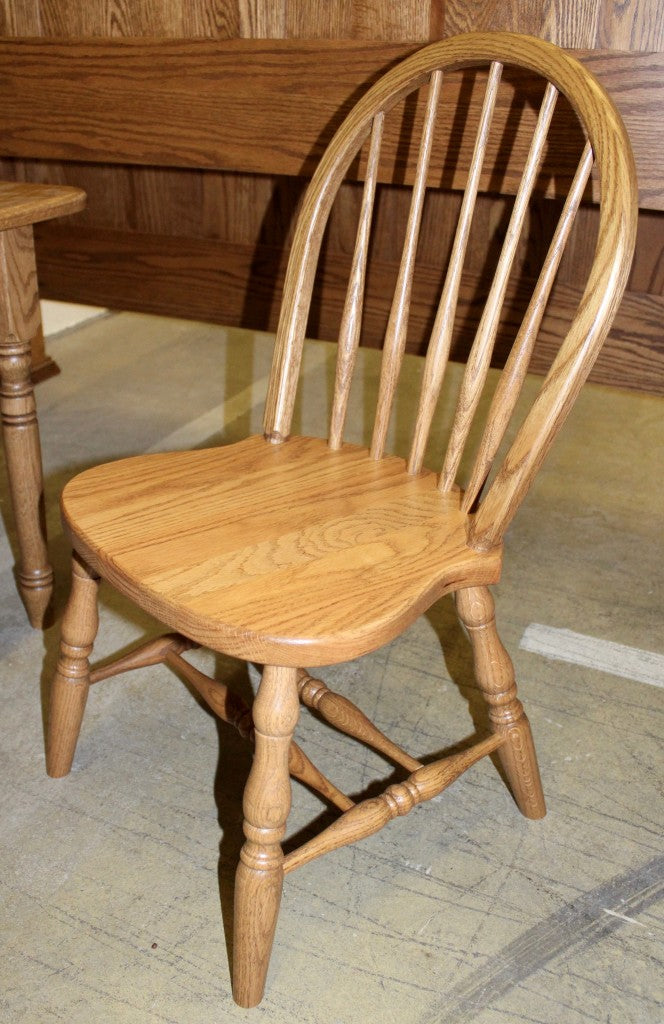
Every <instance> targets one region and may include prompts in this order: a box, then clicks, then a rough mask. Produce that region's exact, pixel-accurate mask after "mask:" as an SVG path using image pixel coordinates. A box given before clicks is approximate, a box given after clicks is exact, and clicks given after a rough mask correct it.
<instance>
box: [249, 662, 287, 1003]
mask: <svg viewBox="0 0 664 1024" xmlns="http://www.w3.org/2000/svg"><path fill="white" fill-rule="evenodd" d="M298 713H299V700H298V693H297V669H294V668H276V667H274V666H269V665H268V666H266V667H265V669H264V671H263V678H262V680H261V684H260V687H259V690H258V695H257V697H256V700H255V702H254V707H253V719H254V725H255V737H256V749H255V753H254V761H253V765H252V768H251V772H250V773H249V778H248V780H247V785H246V787H245V791H244V801H243V808H244V834H245V837H246V842H245V844H244V846H243V847H242V851H241V853H240V863H239V865H238V869H237V874H236V879H235V914H234V937H233V997H234V999H235V1001H236V1003H238V1004H239V1005H240V1006H244V1007H251V1006H256V1005H257V1004H258V1003H259V1002H260V1001H261V999H262V997H263V990H264V988H265V978H266V975H267V969H268V964H269V961H270V953H271V951H272V941H273V939H274V932H275V928H276V924H277V915H278V913H279V904H280V902H281V889H282V883H283V860H284V855H283V852H282V849H281V840H282V839H283V837H284V834H285V831H286V819H287V817H288V812H289V810H290V802H291V789H290V777H289V773H288V752H289V748H290V743H291V738H292V736H293V733H294V731H295V726H296V724H297V719H298Z"/></svg>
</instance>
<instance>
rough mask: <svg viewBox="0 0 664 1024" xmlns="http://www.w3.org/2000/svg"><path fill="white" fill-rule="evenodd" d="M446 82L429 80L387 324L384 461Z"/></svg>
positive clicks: (378, 436) (381, 420)
mask: <svg viewBox="0 0 664 1024" xmlns="http://www.w3.org/2000/svg"><path fill="white" fill-rule="evenodd" d="M442 81H443V73H442V71H434V72H433V74H432V75H431V79H430V81H429V95H428V97H427V107H426V114H425V117H424V128H423V130H422V139H421V142H420V150H419V154H418V157H417V169H416V172H415V184H414V185H413V195H412V199H411V203H410V210H409V213H408V224H407V225H406V238H405V241H404V247H403V251H402V254H401V263H400V265H399V274H398V277H397V285H396V288H395V291H394V297H393V299H392V307H391V309H390V318H389V321H388V324H387V333H386V335H385V345H384V348H383V361H382V364H381V371H380V386H379V391H378V405H377V408H376V419H375V422H374V432H373V439H372V443H371V457H372V458H374V459H380V458H381V457H382V454H383V451H384V450H385V439H386V437H387V428H388V424H389V421H390V411H391V409H392V400H393V398H394V392H395V390H396V386H397V380H398V378H399V371H400V369H401V362H402V359H403V353H404V349H405V347H406V331H407V329H408V312H409V308H410V294H411V289H412V285H413V271H414V267H415V253H416V251H417V240H418V238H419V234H420V224H421V221H422V207H423V205H424V193H425V190H426V181H427V174H428V170H429V159H430V157H431V147H432V144H433V133H434V127H435V123H436V111H437V108H438V99H439V96H440V89H441V85H442Z"/></svg>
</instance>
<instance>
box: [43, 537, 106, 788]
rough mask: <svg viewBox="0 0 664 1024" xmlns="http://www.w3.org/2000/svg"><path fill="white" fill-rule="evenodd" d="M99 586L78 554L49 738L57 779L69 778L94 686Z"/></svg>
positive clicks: (48, 759) (49, 763)
mask: <svg viewBox="0 0 664 1024" xmlns="http://www.w3.org/2000/svg"><path fill="white" fill-rule="evenodd" d="M98 585H99V577H98V576H96V575H95V573H93V572H92V571H91V570H90V569H88V567H87V566H86V565H85V563H84V562H83V561H82V560H81V559H80V558H79V557H78V556H77V555H74V558H73V565H72V588H71V593H70V596H69V601H68V603H67V607H66V609H65V613H64V617H63V620H62V638H61V641H60V656H59V658H58V665H57V668H56V671H55V677H54V679H53V684H52V686H51V701H50V708H49V715H48V733H47V737H46V770H47V772H48V774H49V775H51V776H53V777H54V778H60V777H61V776H63V775H67V774H68V773H69V771H70V769H71V765H72V761H73V760H74V751H75V749H76V743H77V741H78V734H79V732H80V729H81V722H82V720H83V712H84V711H85V703H86V700H87V697H88V689H89V687H90V663H89V661H88V658H89V656H90V654H91V652H92V646H93V644H94V640H95V637H96V635H97V629H98V628H99V615H98V612H97V589H98Z"/></svg>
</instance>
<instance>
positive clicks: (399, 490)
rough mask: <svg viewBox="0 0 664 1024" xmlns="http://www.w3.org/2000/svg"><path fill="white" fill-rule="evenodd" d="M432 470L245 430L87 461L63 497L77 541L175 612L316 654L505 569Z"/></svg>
mask: <svg viewBox="0 0 664 1024" xmlns="http://www.w3.org/2000/svg"><path fill="white" fill-rule="evenodd" d="M436 479H437V478H436V475H435V474H434V473H432V472H430V471H428V470H426V471H422V472H420V473H418V474H416V475H412V474H408V473H407V472H406V466H405V463H404V461H403V460H402V459H400V458H397V457H394V456H392V457H385V458H383V459H380V460H374V459H371V458H370V456H369V452H368V451H367V449H365V448H360V447H357V446H355V445H350V444H345V445H343V447H342V448H340V449H339V450H336V451H333V450H331V449H330V448H329V447H328V445H327V443H326V442H325V441H324V440H321V439H319V438H307V437H294V438H291V439H290V440H288V441H286V442H284V443H282V444H269V443H268V442H266V441H265V439H264V438H263V437H250V438H248V439H247V440H245V441H241V442H239V443H237V444H234V445H230V446H227V447H222V448H214V449H209V450H204V451H193V452H192V451H189V452H172V453H166V454H156V455H146V456H137V457H135V458H129V459H124V460H121V461H119V462H114V463H110V464H108V465H104V466H99V467H96V468H94V469H90V470H87V471H86V472H84V473H81V474H80V475H79V476H77V477H76V478H75V479H74V480H72V481H71V482H70V483H69V484H68V485H67V487H66V488H65V490H64V494H63V498H62V504H63V515H64V519H65V524H66V526H67V528H68V531H69V533H70V537H71V540H72V544H73V546H74V548H75V549H76V550H77V551H78V552H79V553H80V554H81V556H82V557H83V558H84V559H85V560H86V561H87V562H88V563H89V564H90V565H91V566H92V567H93V568H94V569H95V570H96V571H97V572H99V573H100V574H101V575H102V576H103V577H104V578H105V579H108V580H109V581H110V582H111V583H113V584H114V585H115V586H116V587H117V588H118V589H119V590H120V591H121V592H123V593H124V594H126V595H128V596H129V597H131V598H132V599H133V600H134V601H136V603H138V604H139V605H141V606H142V607H143V608H145V609H146V610H147V611H149V612H150V613H152V614H154V615H156V616H157V617H158V618H159V619H160V620H161V621H163V622H165V623H167V624H168V626H169V627H171V628H173V629H177V630H178V631H180V632H182V633H184V634H186V635H187V636H188V637H190V638H191V639H193V640H196V641H197V642H199V643H201V644H204V645H206V646H209V647H213V648H218V649H223V650H224V651H225V652H227V653H229V654H233V655H236V656H238V657H242V658H246V659H251V660H255V661H259V662H267V663H271V664H276V665H285V666H305V667H310V666H314V665H320V664H325V663H326V662H330V663H331V662H339V661H343V660H347V659H349V658H354V657H357V656H359V655H360V654H364V653H366V652H367V651H369V650H373V649H375V648H376V647H378V646H380V645H381V644H383V643H386V642H388V641H389V640H391V639H393V638H394V637H395V636H397V635H398V634H399V632H400V631H401V630H402V629H403V628H404V627H405V626H406V625H408V624H409V623H410V622H411V621H413V620H414V619H415V618H416V617H417V616H418V615H419V614H420V613H421V612H422V611H424V610H425V609H426V608H427V607H428V606H429V605H430V604H431V602H432V600H435V599H436V598H437V597H439V596H441V595H442V594H444V593H446V592H447V591H449V590H457V589H458V588H460V587H469V586H480V585H487V584H490V583H495V582H496V581H497V579H498V577H499V574H500V561H501V549H500V548H496V549H494V550H493V551H490V552H479V551H476V550H474V549H472V548H471V547H469V546H468V544H467V542H466V534H467V526H468V517H467V516H466V515H465V514H464V513H462V512H461V511H460V497H461V492H460V491H459V490H458V489H455V490H453V491H451V492H450V493H447V494H442V493H441V492H440V491H438V490H437V488H436Z"/></svg>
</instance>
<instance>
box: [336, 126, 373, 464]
mask: <svg viewBox="0 0 664 1024" xmlns="http://www.w3.org/2000/svg"><path fill="white" fill-rule="evenodd" d="M384 120H385V115H384V114H383V112H382V111H381V112H380V113H378V114H376V116H375V118H374V120H373V126H372V129H371V143H370V146H369V157H368V160H367V172H366V177H365V181H364V190H363V193H362V206H361V208H360V222H359V225H358V229H357V236H356V239H355V250H354V252H353V262H352V265H351V270H350V280H349V282H348V290H347V292H346V301H345V304H344V311H343V316H342V318H341V327H340V329H339V342H338V345H339V351H338V355H337V372H336V381H335V387H334V399H333V405H332V416H331V419H330V436H329V438H328V443H329V445H330V448H334V449H336V448H340V447H341V443H342V440H343V430H344V423H345V420H346V409H347V407H348V396H349V394H350V386H351V382H352V379H353V370H354V369H355V357H356V355H357V348H358V345H359V344H360V329H361V326H362V309H363V306H364V283H365V278H366V272H367V261H368V257H369V238H370V234H371V217H372V214H373V206H374V198H375V195H376V179H377V177H378V163H379V160H380V146H381V142H382V139H383V123H384Z"/></svg>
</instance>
